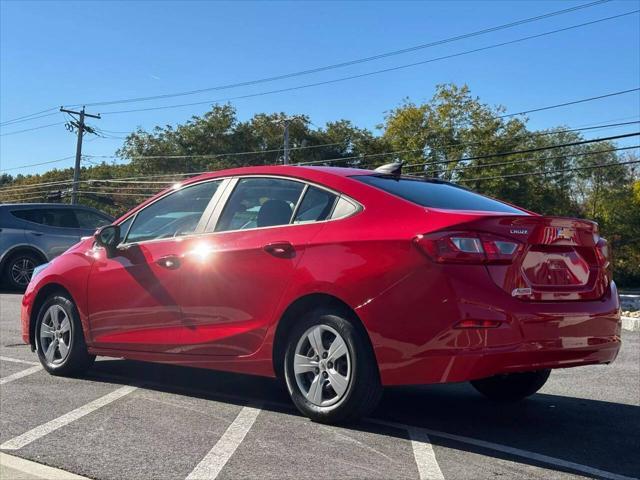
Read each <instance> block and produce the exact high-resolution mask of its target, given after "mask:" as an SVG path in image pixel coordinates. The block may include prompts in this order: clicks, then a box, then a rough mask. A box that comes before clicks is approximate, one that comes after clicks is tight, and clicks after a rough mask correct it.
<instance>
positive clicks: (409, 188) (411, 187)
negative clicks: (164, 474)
mask: <svg viewBox="0 0 640 480" xmlns="http://www.w3.org/2000/svg"><path fill="white" fill-rule="evenodd" d="M352 178H354V179H356V180H359V181H361V182H363V183H366V184H367V185H371V186H373V187H377V188H379V189H381V190H384V191H385V192H388V193H391V194H392V195H395V196H397V197H400V198H404V199H405V200H409V201H410V202H413V203H417V204H418V205H422V206H423V207H432V208H444V209H448V210H477V211H482V212H501V213H511V214H520V215H526V212H523V211H522V210H519V209H517V208H514V207H512V206H510V205H507V204H505V203H502V202H499V201H497V200H493V199H491V198H488V197H485V196H482V195H479V194H477V193H473V192H471V191H469V190H465V189H464V188H461V187H457V186H455V185H452V184H450V183H445V182H440V181H433V180H421V179H418V178H407V177H400V178H398V177H391V176H384V175H358V176H355V177H352Z"/></svg>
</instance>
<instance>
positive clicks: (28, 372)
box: [0, 365, 42, 385]
mask: <svg viewBox="0 0 640 480" xmlns="http://www.w3.org/2000/svg"><path fill="white" fill-rule="evenodd" d="M40 370H42V367H41V366H40V365H36V366H35V367H31V368H27V369H25V370H20V371H19V372H16V373H14V374H11V375H7V376H6V377H2V378H0V385H4V384H5V383H9V382H13V381H14V380H18V379H19V378H22V377H26V376H27V375H31V374H32V373H36V372H39V371H40Z"/></svg>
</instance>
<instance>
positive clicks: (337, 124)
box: [0, 85, 640, 286]
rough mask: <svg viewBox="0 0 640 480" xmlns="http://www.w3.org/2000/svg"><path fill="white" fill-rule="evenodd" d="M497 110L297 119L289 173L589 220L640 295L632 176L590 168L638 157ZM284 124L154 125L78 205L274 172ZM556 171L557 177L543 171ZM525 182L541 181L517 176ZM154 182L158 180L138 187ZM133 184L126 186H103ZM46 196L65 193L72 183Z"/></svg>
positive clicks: (37, 179) (472, 102)
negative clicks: (363, 174)
mask: <svg viewBox="0 0 640 480" xmlns="http://www.w3.org/2000/svg"><path fill="white" fill-rule="evenodd" d="M504 112H505V108H504V107H501V106H491V105H487V104H484V103H482V102H481V101H480V100H479V99H478V98H477V97H473V96H472V95H471V93H470V90H469V88H468V87H467V86H466V85H463V86H461V87H459V86H456V85H438V86H437V87H436V89H435V93H434V95H433V97H432V98H431V99H430V100H429V101H427V102H424V103H422V104H417V103H414V102H411V101H410V100H408V99H407V100H405V101H404V102H403V103H401V104H400V105H399V106H398V107H396V108H394V109H392V110H391V111H389V112H387V113H386V115H385V118H384V122H383V123H382V124H381V125H379V127H378V129H379V130H380V132H379V133H377V134H374V133H373V132H372V131H370V130H367V129H363V128H359V127H357V126H355V125H353V124H352V123H351V122H350V121H349V120H344V119H343V120H337V121H333V122H328V123H327V124H326V125H324V126H323V127H317V126H315V125H313V124H312V123H311V122H310V121H309V119H308V117H306V116H297V117H296V120H294V121H292V122H291V124H290V146H291V152H290V153H291V155H290V158H291V163H297V162H318V163H320V164H326V165H338V166H345V167H360V168H373V167H376V166H378V165H381V164H384V163H389V162H391V161H394V160H402V161H404V162H405V172H407V173H413V174H416V175H428V176H431V177H436V178H441V179H445V180H450V181H454V182H457V183H460V184H461V185H464V186H466V187H469V188H471V189H472V190H475V191H478V192H481V193H484V194H486V195H490V196H493V197H496V198H499V199H502V200H506V201H509V202H512V203H514V204H517V205H520V206H522V207H525V208H527V209H529V210H532V211H536V212H540V213H543V214H547V215H565V216H578V217H583V218H591V219H594V220H596V221H598V222H599V224H600V230H601V234H602V235H603V236H604V237H605V238H608V239H609V241H610V242H611V244H612V245H613V251H614V255H615V256H614V266H615V278H616V280H617V281H618V282H619V284H621V285H626V286H640V183H639V181H638V175H637V173H636V172H635V171H634V170H633V169H632V168H629V166H627V165H615V166H613V167H607V168H591V167H596V166H598V165H602V164H611V163H617V162H620V161H622V160H626V159H637V157H634V156H630V155H617V153H616V152H612V151H610V150H611V149H613V148H615V144H613V143H610V142H599V143H590V144H583V145H571V146H566V147H563V148H553V149H549V148H547V147H552V146H555V145H559V144H565V143H576V142H580V141H581V140H584V138H583V136H582V135H581V133H579V132H569V131H567V130H568V127H562V126H558V127H556V128H553V129H550V130H545V131H531V130H529V129H527V125H526V119H520V118H516V117H512V116H506V115H505V114H504ZM284 119H285V114H284V113H271V114H266V113H260V114H256V115H254V116H253V117H252V118H250V119H249V120H246V121H240V120H239V119H238V117H237V114H236V110H235V108H234V107H233V106H231V105H229V104H226V105H215V106H213V107H212V109H211V110H210V111H209V112H207V113H205V114H204V115H202V116H194V117H192V118H191V119H190V120H189V121H187V122H186V123H184V124H181V125H177V126H172V125H165V126H162V127H161V126H158V127H156V128H154V129H153V130H152V131H151V132H147V131H145V130H142V129H138V130H137V131H135V132H133V133H131V134H130V135H129V136H128V137H127V138H126V139H125V141H124V143H123V145H122V147H121V148H120V149H119V150H118V152H117V154H118V156H119V157H120V158H122V159H124V160H126V161H127V163H125V164H122V163H118V164H116V163H114V164H107V163H102V164H100V165H92V166H87V167H84V168H83V169H82V172H81V179H82V180H87V179H92V180H94V181H93V182H92V183H83V184H82V185H81V191H84V192H93V193H84V194H83V195H82V197H81V199H82V202H83V203H86V204H89V205H92V206H95V207H97V208H100V209H102V210H104V211H107V212H109V213H111V214H113V215H116V216H117V215H120V214H122V213H124V212H125V211H126V210H128V209H130V208H131V207H133V206H135V205H136V204H138V203H139V202H140V201H142V200H143V199H144V198H146V197H148V196H150V195H151V194H153V193H155V192H157V191H159V190H160V189H162V188H164V187H166V186H167V185H170V184H171V183H173V182H174V181H176V180H179V179H181V178H184V177H183V176H180V175H179V174H183V173H187V172H203V171H210V170H217V169H221V168H228V167H237V166H247V165H273V164H278V163H282V156H283V151H282V144H283V122H284ZM532 150H533V151H532ZM608 150H609V151H608ZM238 152H251V153H241V154H238ZM503 152H522V153H511V154H508V155H503V154H502V153H503ZM558 170H564V171H563V172H558V173H553V174H545V173H544V172H551V171H558ZM530 172H540V173H539V174H536V175H522V174H523V173H530ZM161 174H162V175H166V176H165V177H160V178H157V177H156V178H148V179H139V180H138V179H137V177H141V176H145V175H161ZM72 176H73V173H72V170H71V169H64V170H57V169H56V170H51V171H49V172H46V173H44V174H41V175H29V176H22V175H18V176H16V177H12V176H9V175H6V174H4V175H2V176H0V186H1V188H0V201H8V200H14V201H19V200H20V199H29V200H28V201H44V200H45V198H46V196H45V195H43V194H42V193H41V194H40V197H39V198H36V199H33V198H31V197H34V195H32V194H30V193H29V192H36V193H37V192H39V191H41V190H42V188H40V189H37V188H34V189H29V188H28V186H29V185H33V184H37V183H42V182H55V181H60V180H68V179H70V178H72ZM129 177H133V178H132V179H131V182H133V183H129V184H125V183H118V184H109V183H108V182H105V180H108V179H116V178H118V179H123V178H129ZM101 181H102V182H101ZM145 181H147V182H148V181H151V182H154V181H155V182H160V183H143V182H145ZM136 182H140V183H136ZM16 187H19V188H18V189H16ZM47 188H49V187H47ZM50 188H51V190H56V189H63V190H65V189H68V188H69V185H68V184H67V185H63V186H55V185H54V186H51V187H50ZM8 189H11V190H8ZM35 196H38V195H35ZM65 198H66V197H65Z"/></svg>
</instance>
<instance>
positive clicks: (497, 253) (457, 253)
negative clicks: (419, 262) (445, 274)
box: [415, 232, 522, 263]
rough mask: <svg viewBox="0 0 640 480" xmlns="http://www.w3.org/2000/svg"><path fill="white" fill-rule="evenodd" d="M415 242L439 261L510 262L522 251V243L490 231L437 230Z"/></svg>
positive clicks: (420, 236)
mask: <svg viewBox="0 0 640 480" xmlns="http://www.w3.org/2000/svg"><path fill="white" fill-rule="evenodd" d="M415 242H416V244H417V245H418V246H419V247H420V248H421V249H422V251H424V252H425V253H426V254H427V255H428V256H429V258H431V259H432V260H433V261H435V262H438V263H511V262H512V261H513V259H514V258H515V257H516V255H517V254H518V253H519V252H520V251H521V250H522V244H521V243H519V242H516V241H514V240H511V239H508V238H503V237H499V236H497V235H493V234H490V233H476V232H438V233H430V234H427V235H418V236H417V237H416V238H415Z"/></svg>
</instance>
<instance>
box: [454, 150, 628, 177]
mask: <svg viewBox="0 0 640 480" xmlns="http://www.w3.org/2000/svg"><path fill="white" fill-rule="evenodd" d="M633 148H640V145H636V146H635V147H633ZM634 163H640V160H629V161H627V162H610V163H603V164H601V165H589V166H585V167H572V168H562V169H559V170H551V171H549V170H538V171H536V172H525V173H514V174H507V175H497V176H493V177H478V178H470V179H465V180H464V182H478V181H481V180H495V179H497V178H515V177H527V176H531V175H551V174H555V173H564V172H575V171H579V170H592V169H597V168H607V167H615V166H618V165H631V164H634Z"/></svg>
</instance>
